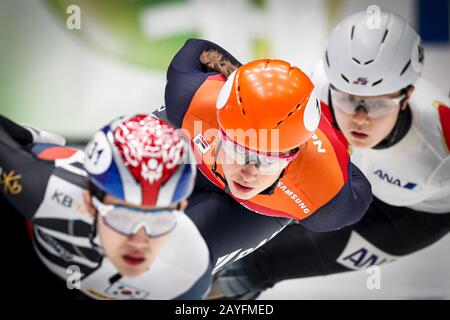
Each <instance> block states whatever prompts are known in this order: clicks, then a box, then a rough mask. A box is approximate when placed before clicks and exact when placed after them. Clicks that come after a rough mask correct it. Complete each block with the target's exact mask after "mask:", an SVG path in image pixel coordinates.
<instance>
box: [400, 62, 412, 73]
mask: <svg viewBox="0 0 450 320" xmlns="http://www.w3.org/2000/svg"><path fill="white" fill-rule="evenodd" d="M410 64H411V59H409V61H408V62H407V63H406V65H405V66H404V67H403V70H402V72H400V75H403V74H404V73H405V71H406V69H408V67H409V65H410Z"/></svg>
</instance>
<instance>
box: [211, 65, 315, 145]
mask: <svg viewBox="0 0 450 320" xmlns="http://www.w3.org/2000/svg"><path fill="white" fill-rule="evenodd" d="M216 107H217V117H218V121H219V125H220V128H221V129H222V130H223V131H225V132H226V134H227V136H229V137H230V138H231V139H233V140H234V141H236V142H237V143H239V144H240V145H243V146H245V147H246V148H248V149H251V150H256V151H259V152H271V153H273V152H277V153H278V152H287V151H291V150H292V149H295V148H297V147H299V146H300V145H301V144H303V143H304V142H305V141H306V140H308V139H309V138H310V137H311V135H312V134H313V133H314V131H315V130H316V129H317V126H318V124H319V120H320V106H319V102H318V100H317V98H316V96H315V94H314V85H313V83H312V82H311V80H310V79H309V78H308V77H307V76H306V75H305V74H304V73H303V72H302V71H301V70H300V69H299V68H297V67H294V66H291V65H290V64H289V63H287V62H284V61H281V60H269V59H264V60H255V61H252V62H250V63H247V64H245V65H243V66H241V67H240V68H238V69H237V70H236V71H234V72H233V73H232V74H231V75H230V76H229V77H228V79H227V81H226V82H225V84H224V86H223V87H222V89H221V91H220V93H219V96H218V98H217V104H216ZM239 130H241V132H242V130H243V131H245V132H249V134H247V135H246V136H245V137H244V136H243V135H242V134H236V133H235V132H236V131H239ZM229 132H233V133H231V134H230V133H229ZM232 135H234V137H232Z"/></svg>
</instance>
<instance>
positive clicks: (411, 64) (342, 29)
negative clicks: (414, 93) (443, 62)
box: [323, 11, 423, 96]
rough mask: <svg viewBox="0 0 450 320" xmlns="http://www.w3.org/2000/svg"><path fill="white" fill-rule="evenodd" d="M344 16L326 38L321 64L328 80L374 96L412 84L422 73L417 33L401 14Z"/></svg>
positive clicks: (383, 13) (334, 84) (337, 86)
mask: <svg viewBox="0 0 450 320" xmlns="http://www.w3.org/2000/svg"><path fill="white" fill-rule="evenodd" d="M379 14H380V15H379V16H378V17H379V19H378V21H377V18H376V17H374V16H373V15H368V14H367V13H366V12H365V11H362V12H358V13H356V14H353V15H351V16H350V17H347V18H346V19H345V20H343V21H342V22H341V23H340V24H339V25H338V26H337V27H336V28H334V30H333V31H332V32H331V34H330V36H329V38H328V44H327V47H326V51H325V55H324V57H323V59H324V61H323V65H324V68H325V73H326V75H327V78H328V80H329V81H330V83H332V84H333V86H335V87H336V88H337V89H339V90H341V91H343V92H346V93H349V94H353V95H358V96H377V95H384V94H389V93H393V92H396V91H399V90H401V89H403V88H405V87H407V86H408V85H410V84H413V83H414V82H415V81H416V80H417V78H419V76H420V74H421V73H422V66H423V48H422V44H421V40H420V36H419V35H418V34H417V32H416V31H415V30H414V29H413V28H412V26H411V25H410V24H408V23H407V22H406V21H405V20H404V19H403V18H401V17H399V16H397V15H395V14H393V13H387V12H383V11H380V12H379Z"/></svg>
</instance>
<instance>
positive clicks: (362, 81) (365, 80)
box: [353, 77, 368, 86]
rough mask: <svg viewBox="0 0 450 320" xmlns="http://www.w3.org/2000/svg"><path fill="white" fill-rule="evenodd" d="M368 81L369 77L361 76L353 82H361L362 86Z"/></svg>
mask: <svg viewBox="0 0 450 320" xmlns="http://www.w3.org/2000/svg"><path fill="white" fill-rule="evenodd" d="M367 83H368V81H367V78H362V77H359V78H358V79H356V80H355V81H353V84H360V85H362V86H365V85H366V84H367Z"/></svg>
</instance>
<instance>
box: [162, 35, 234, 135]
mask: <svg viewBox="0 0 450 320" xmlns="http://www.w3.org/2000/svg"><path fill="white" fill-rule="evenodd" d="M210 49H215V50H217V51H219V52H220V53H222V54H223V55H224V56H225V57H226V58H227V59H229V60H230V62H231V63H233V64H235V65H236V66H241V63H240V62H239V61H237V60H236V59H235V58H234V57H233V56H232V55H231V54H230V53H228V52H227V51H226V50H225V49H223V48H221V47H220V46H218V45H217V44H215V43H212V42H210V41H206V40H199V39H189V40H188V41H186V43H185V44H184V46H183V47H182V48H181V49H180V51H178V53H177V54H176V55H175V57H174V58H173V59H172V62H171V63H170V66H169V69H168V70H167V83H166V88H165V93H164V101H165V110H161V111H164V112H165V115H164V114H159V112H158V111H156V112H154V114H155V115H157V116H158V117H161V118H163V119H165V120H168V121H169V122H170V123H172V124H173V125H174V126H175V127H178V128H181V126H182V124H183V118H184V115H185V114H186V111H187V109H188V108H189V105H190V103H191V100H192V98H193V96H194V95H195V92H196V91H197V90H198V88H199V87H200V86H201V85H202V83H203V82H204V81H205V80H206V78H208V76H210V75H214V74H217V72H208V70H207V68H206V67H205V66H204V65H203V64H202V63H201V62H200V55H201V53H202V52H203V51H207V50H210ZM160 109H161V108H160ZM162 109H164V108H162Z"/></svg>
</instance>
